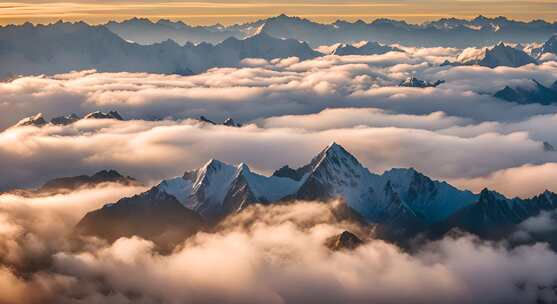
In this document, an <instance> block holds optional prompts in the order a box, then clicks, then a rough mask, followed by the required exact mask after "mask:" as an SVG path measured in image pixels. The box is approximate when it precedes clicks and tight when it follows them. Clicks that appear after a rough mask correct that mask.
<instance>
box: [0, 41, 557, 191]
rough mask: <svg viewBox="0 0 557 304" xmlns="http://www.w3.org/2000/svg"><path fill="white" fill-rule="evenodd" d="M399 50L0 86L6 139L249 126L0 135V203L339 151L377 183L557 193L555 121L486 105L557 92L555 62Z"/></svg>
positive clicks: (545, 113)
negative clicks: (78, 178) (552, 166)
mask: <svg viewBox="0 0 557 304" xmlns="http://www.w3.org/2000/svg"><path fill="white" fill-rule="evenodd" d="M401 48H403V49H404V50H405V51H406V52H404V53H403V52H391V53H387V54H384V55H374V56H342V57H341V56H324V57H320V58H317V59H314V60H307V61H300V60H298V59H297V58H285V59H276V60H272V61H266V60H260V59H247V60H244V61H243V62H242V64H243V67H239V68H222V69H212V70H210V71H208V72H206V73H203V74H200V75H196V76H188V77H183V76H177V75H155V74H133V73H95V72H94V71H82V72H74V73H68V74H62V75H56V76H53V77H44V76H43V77H40V76H36V77H22V78H18V79H15V80H12V81H7V82H3V83H0V96H2V97H1V102H0V127H2V128H6V127H8V126H10V125H12V124H13V123H15V122H16V121H17V120H19V119H21V118H22V117H24V116H27V115H32V114H35V113H37V112H43V113H44V114H45V116H46V117H47V118H51V117H53V116H57V115H62V114H69V113H71V112H76V113H78V114H83V113H86V112H89V111H93V110H97V109H102V110H119V111H120V112H121V113H122V115H123V116H124V117H128V118H132V119H133V118H135V119H147V120H150V119H155V118H156V119H161V118H168V119H182V118H184V117H197V116H200V115H205V116H207V117H208V118H210V119H214V120H217V121H218V120H221V119H223V118H224V117H226V116H231V117H233V118H234V119H235V120H237V121H241V122H243V123H245V124H247V126H246V127H244V128H241V129H234V128H226V127H217V126H214V127H213V126H207V125H200V124H198V123H196V122H194V121H189V120H186V121H181V120H178V121H171V120H163V121H158V122H147V121H141V120H134V121H129V122H112V121H96V122H95V121H89V122H86V121H81V122H79V123H77V124H74V125H72V126H68V127H51V126H49V127H45V128H42V129H36V128H21V129H9V130H5V131H3V132H1V133H0V165H2V168H3V173H5V174H3V175H2V176H0V189H5V188H9V187H17V186H29V185H33V186H35V185H38V184H39V183H41V182H44V181H45V180H47V179H49V178H53V177H58V176H63V175H73V174H83V173H93V172H94V171H96V170H99V169H104V168H115V169H119V170H121V171H123V172H124V173H127V174H131V175H134V176H136V177H138V178H141V179H143V180H146V181H148V182H155V181H156V180H158V179H160V178H164V177H168V176H171V175H179V174H181V173H183V170H186V169H192V168H196V167H199V166H200V165H201V164H202V163H204V162H205V161H207V160H208V159H209V158H211V157H214V158H218V159H222V160H224V161H228V162H233V163H239V162H247V163H249V164H250V165H252V166H253V167H254V169H256V170H261V171H263V172H265V173H270V172H272V170H274V169H276V168H278V167H280V166H282V165H284V164H285V163H287V164H290V165H293V166H298V165H302V164H305V163H306V162H307V161H309V159H310V158H311V157H312V156H314V155H315V154H316V153H317V152H318V151H319V150H320V149H322V148H323V147H324V146H326V145H327V144H329V143H330V142H332V141H337V142H339V143H341V144H343V145H345V146H346V147H347V148H348V149H349V150H350V151H352V152H353V153H354V154H355V155H356V156H357V157H358V158H359V159H360V160H361V161H362V163H363V164H364V165H366V166H367V167H369V168H370V169H371V170H372V171H376V172H382V171H383V170H386V169H389V168H391V167H415V168H417V169H419V170H421V171H423V172H424V173H426V174H428V175H430V176H432V177H434V178H438V179H445V180H448V181H449V182H453V181H454V182H456V183H457V184H458V185H460V186H463V187H467V188H472V189H473V190H476V191H477V190H479V189H480V188H481V187H482V185H481V184H483V183H485V184H486V185H487V186H489V187H491V188H495V189H496V190H499V191H502V192H504V193H506V194H510V195H521V196H527V195H531V194H533V193H535V192H537V191H538V190H540V189H545V188H548V189H550V190H557V189H555V186H554V185H553V183H552V182H551V179H550V178H547V176H548V175H546V174H543V172H545V171H544V168H545V167H544V164H546V163H553V162H556V161H557V159H556V154H555V153H553V152H549V151H544V149H543V142H548V143H550V144H553V145H557V136H556V135H555V132H553V130H554V129H555V127H557V125H556V124H557V123H556V121H557V120H556V119H555V117H557V116H556V113H557V107H555V106H541V105H518V104H513V103H509V102H505V101H501V100H497V99H495V98H493V97H490V96H489V94H491V93H493V92H495V91H497V90H499V89H501V88H502V87H503V86H505V85H512V84H518V83H522V82H524V81H528V80H529V79H531V78H535V79H537V80H539V81H541V82H543V83H545V84H547V85H549V84H550V83H552V82H553V81H554V80H555V79H557V64H556V63H555V62H552V61H549V62H545V63H543V64H541V65H538V66H535V65H527V66H524V67H520V68H507V67H501V68H496V69H489V68H483V67H474V66H466V67H440V66H439V63H440V62H443V61H444V60H445V59H451V58H454V57H455V56H457V55H458V50H455V49H445V48H429V49H424V48H412V47H401ZM411 75H415V76H417V77H419V78H421V79H425V80H429V81H435V80H437V79H443V80H446V81H447V82H446V83H444V84H442V85H441V86H439V87H437V88H427V89H417V88H402V87H398V86H397V85H398V83H400V81H402V80H403V79H405V78H406V77H409V76H411ZM484 93H489V94H484ZM250 123H253V124H250ZM293 147H295V149H294V148H293ZM69 164H71V165H69ZM525 165H528V166H530V167H529V168H530V169H529V170H530V171H529V172H536V173H532V174H531V176H534V177H536V178H535V179H533V180H532V182H531V183H529V184H531V185H536V186H535V187H534V186H532V187H528V189H527V187H515V186H511V185H515V184H516V183H520V180H521V178H520V176H519V175H520V174H521V173H520V172H522V171H519V170H518V169H516V168H520V167H522V166H525ZM513 168H514V169H513ZM505 170H506V171H505ZM501 172H505V174H502V173H501ZM537 173H540V174H537ZM503 175H504V176H505V177H504V178H502V177H501V176H503Z"/></svg>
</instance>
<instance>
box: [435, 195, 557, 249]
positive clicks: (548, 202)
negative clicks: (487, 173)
mask: <svg viewBox="0 0 557 304" xmlns="http://www.w3.org/2000/svg"><path fill="white" fill-rule="evenodd" d="M556 208H557V194H555V193H552V192H549V191H546V192H544V193H542V194H540V195H538V196H535V197H532V198H529V199H519V198H514V199H508V198H505V197H504V196H503V195H501V194H499V193H497V192H495V191H490V190H488V189H484V190H482V192H481V193H480V198H479V200H478V202H477V203H475V204H473V205H471V206H468V207H465V208H463V209H461V210H459V211H458V212H456V213H455V214H454V215H452V216H451V217H449V218H448V219H447V220H446V221H444V222H442V223H439V224H438V225H434V226H433V227H432V232H433V233H435V234H437V235H440V234H444V233H446V232H447V231H449V230H451V229H455V228H458V229H460V230H464V231H467V232H470V233H473V234H475V235H478V236H480V237H483V238H490V239H499V238H502V237H504V236H507V235H508V234H509V233H511V232H512V230H513V229H514V228H515V227H516V225H518V224H519V223H521V222H522V221H524V220H526V219H527V218H529V217H532V216H536V215H538V214H540V212H542V211H548V210H555V209H556Z"/></svg>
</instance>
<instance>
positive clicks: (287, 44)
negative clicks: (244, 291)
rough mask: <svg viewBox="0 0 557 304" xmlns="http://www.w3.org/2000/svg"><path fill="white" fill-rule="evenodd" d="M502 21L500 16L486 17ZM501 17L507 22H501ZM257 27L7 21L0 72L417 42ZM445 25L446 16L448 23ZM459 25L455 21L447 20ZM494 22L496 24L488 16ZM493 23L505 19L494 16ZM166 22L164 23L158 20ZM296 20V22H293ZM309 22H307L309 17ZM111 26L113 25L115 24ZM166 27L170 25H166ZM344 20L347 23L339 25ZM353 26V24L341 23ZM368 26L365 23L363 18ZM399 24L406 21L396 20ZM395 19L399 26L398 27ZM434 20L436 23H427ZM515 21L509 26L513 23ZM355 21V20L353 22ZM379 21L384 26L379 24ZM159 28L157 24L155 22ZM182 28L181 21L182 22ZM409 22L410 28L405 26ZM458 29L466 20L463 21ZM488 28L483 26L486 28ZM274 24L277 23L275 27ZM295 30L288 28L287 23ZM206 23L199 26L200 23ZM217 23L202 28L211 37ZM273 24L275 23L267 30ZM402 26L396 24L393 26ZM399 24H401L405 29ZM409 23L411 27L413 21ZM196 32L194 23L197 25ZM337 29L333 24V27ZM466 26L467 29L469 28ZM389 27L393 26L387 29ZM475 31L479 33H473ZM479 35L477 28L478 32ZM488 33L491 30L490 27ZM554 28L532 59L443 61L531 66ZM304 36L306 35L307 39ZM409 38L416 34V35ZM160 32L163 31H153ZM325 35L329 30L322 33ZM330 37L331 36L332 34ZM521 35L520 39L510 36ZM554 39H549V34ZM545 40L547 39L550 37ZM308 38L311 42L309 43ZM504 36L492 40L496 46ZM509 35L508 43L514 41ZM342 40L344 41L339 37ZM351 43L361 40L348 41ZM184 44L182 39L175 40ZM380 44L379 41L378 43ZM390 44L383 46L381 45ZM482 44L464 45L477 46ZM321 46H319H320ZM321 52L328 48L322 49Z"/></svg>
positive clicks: (515, 52)
mask: <svg viewBox="0 0 557 304" xmlns="http://www.w3.org/2000/svg"><path fill="white" fill-rule="evenodd" d="M277 20H279V21H280V20H283V21H284V20H286V21H288V22H286V21H284V22H283V23H284V24H283V25H282V26H283V27H284V28H283V30H288V29H290V31H292V32H293V33H297V34H298V33H301V34H303V33H306V34H304V35H302V36H300V37H291V36H292V35H285V34H284V33H280V32H278V30H265V26H263V25H266V24H267V22H271V24H275V23H276V22H278V21H277ZM487 20H491V21H493V20H499V19H487ZM505 20H506V19H505ZM266 21H267V22H265V23H263V24H262V25H261V26H260V27H259V28H257V29H254V30H251V31H248V30H247V29H246V30H244V32H246V33H248V32H249V35H248V34H246V35H245V36H241V37H240V38H236V37H237V35H236V36H235V35H232V36H230V37H228V38H225V39H224V40H222V41H221V42H216V44H211V43H208V42H207V41H209V42H214V41H212V40H211V39H206V40H203V41H202V42H199V43H197V44H194V43H192V42H191V40H188V41H187V42H184V43H183V45H180V44H179V43H177V42H176V41H180V40H179V39H176V40H173V38H175V37H167V38H165V40H162V41H160V42H159V41H153V43H152V44H148V45H143V44H138V43H134V42H133V40H130V39H127V38H126V37H125V35H122V34H120V36H119V35H117V34H115V32H114V29H112V30H111V27H110V26H108V25H107V26H91V25H88V24H86V23H84V22H78V23H67V22H57V23H54V24H50V25H36V26H35V25H32V24H30V23H26V24H24V25H21V26H16V25H10V26H4V27H0V65H1V66H2V67H3V69H2V71H0V77H4V78H5V77H12V76H15V75H36V74H57V73H64V72H70V71H77V70H87V69H96V70H97V71H99V72H121V71H126V72H148V73H162V74H179V75H192V74H198V73H202V72H204V71H206V70H207V69H210V68H213V67H230V66H238V65H239V64H240V62H241V61H242V60H243V59H246V58H263V59H266V60H272V59H276V58H287V57H298V58H299V59H300V60H306V59H312V58H316V57H319V56H325V55H328V54H331V55H339V56H343V55H377V54H385V53H387V52H401V51H402V50H401V49H400V48H397V47H393V46H390V45H388V44H391V43H400V44H404V45H419V44H417V43H416V42H415V41H413V40H412V39H410V40H408V39H407V37H406V36H405V35H402V34H401V35H398V34H396V33H395V34H393V33H391V34H390V36H389V37H397V38H396V41H387V42H385V41H384V40H382V39H379V38H380V37H373V36H371V34H369V35H368V36H362V37H360V36H354V37H350V36H346V37H350V38H346V37H345V39H344V40H342V39H340V37H344V36H339V38H338V39H336V38H331V39H330V41H327V44H326V45H329V46H328V47H323V46H322V47H319V48H317V47H315V46H313V45H312V43H311V39H312V38H314V37H315V36H316V34H315V35H314V34H312V32H316V33H319V32H320V31H324V28H323V27H325V28H327V29H328V28H329V27H328V26H326V25H319V26H318V25H317V24H314V25H313V26H309V27H308V28H303V29H298V27H299V25H298V23H300V24H306V23H307V22H310V21H307V20H304V19H299V18H294V17H286V16H279V17H275V18H270V19H267V20H266ZM393 22H394V21H392V22H386V21H385V20H384V21H382V22H379V21H377V22H374V23H372V25H375V26H378V28H379V29H384V30H386V31H387V30H388V29H389V28H390V26H392V25H394V24H399V23H393ZM446 22H449V21H446ZM452 22H457V20H456V19H455V20H452ZM493 22H494V21H493ZM498 22H502V21H501V20H499V21H498ZM159 23H160V21H159V22H158V23H151V22H150V21H147V20H143V19H132V20H130V21H125V22H122V23H120V24H127V26H126V28H128V29H131V28H134V27H137V31H138V33H143V32H145V33H148V32H149V31H147V30H145V31H144V30H142V29H143V28H144V27H145V26H146V24H147V26H155V25H156V24H159ZM163 23H164V22H163ZM291 23H293V24H295V25H296V26H294V25H292V24H291ZM310 23H311V22H310ZM114 24H115V23H114ZM164 24H165V25H164V26H169V24H167V23H164ZM343 24H344V23H343ZM346 24H351V23H346ZM364 24H365V23H364ZM400 24H404V23H400ZM400 24H399V25H400ZM432 24H433V25H432ZM434 24H436V23H431V24H429V25H427V26H426V25H421V26H418V27H416V30H417V29H422V30H424V31H425V30H427V29H435V31H443V32H445V31H446V32H451V31H453V30H455V28H459V27H458V26H456V27H455V26H449V25H445V26H443V27H441V26H440V25H439V24H437V25H434ZM510 24H514V25H512V26H511V25H510ZM535 24H538V23H516V24H515V23H513V22H511V21H508V25H507V26H509V27H511V28H513V29H514V28H521V26H525V27H528V28H529V27H532V26H534V25H535ZM352 25H354V26H357V25H358V23H354V24H352ZM379 25H381V26H379ZM538 25H539V26H541V25H544V26H542V27H541V28H545V27H546V26H554V25H553V24H549V23H539V24H538ZM158 26H162V25H160V24H159V25H158ZM184 26H185V25H184ZM407 26H410V25H407ZM462 26H463V25H462ZM484 26H486V25H484ZM276 27H277V28H281V27H279V26H278V25H277V26H276ZM290 27H293V28H290ZM201 28H204V27H201ZM218 28H219V27H211V28H210V30H209V29H208V28H204V29H205V30H207V31H209V32H210V33H212V34H214V32H215V31H217V32H218V31H219V30H218ZM271 28H273V29H274V28H275V27H271ZM395 28H396V29H397V30H400V28H401V27H400V26H396V27H395ZM402 28H404V27H402ZM410 28H414V27H412V26H410ZM194 29H196V30H199V28H197V27H196V28H194ZM333 29H335V27H333ZM469 30H471V29H469ZM389 31H390V30H389ZM471 31H476V30H471ZM368 32H369V33H375V32H377V31H375V30H373V31H372V30H369V29H366V30H365V31H364V33H368ZM480 32H482V31H480ZM488 32H489V31H488ZM555 32H557V31H553V32H551V33H549V32H548V33H547V35H546V34H544V35H543V40H541V41H546V43H545V44H544V45H543V46H541V47H539V48H534V49H533V50H532V51H531V54H530V55H532V56H534V57H536V58H534V57H532V56H530V55H529V54H527V53H526V52H524V51H523V50H521V49H520V48H519V47H517V48H513V47H510V46H508V45H505V44H502V43H500V44H498V45H497V46H495V47H493V48H486V49H485V51H484V52H483V53H481V54H479V55H478V56H477V58H472V59H470V58H465V59H463V60H457V61H455V62H446V63H445V64H446V65H474V64H478V65H482V66H486V67H491V68H493V67H497V66H512V67H518V66H522V65H525V64H536V63H537V57H539V56H541V55H542V54H544V53H550V54H556V53H557V43H555V41H557V37H551V35H552V34H554V33H555ZM459 35H460V34H459V33H451V34H450V36H451V37H452V36H454V37H458V39H459V41H460V40H461V38H462V37H460V36H459ZM306 36H307V37H306ZM410 36H411V37H414V36H419V35H418V34H416V33H414V34H413V35H410ZM20 37H29V39H20ZM157 37H163V36H160V35H159V36H157ZM327 37H329V35H327ZM331 37H334V35H333V36H331ZM513 37H518V36H513ZM529 37H530V40H529V41H532V40H535V39H534V38H535V37H537V36H535V35H533V36H532V35H531V36H529ZM550 37H551V38H550ZM548 38H550V39H549V40H547V39H548ZM308 39H309V40H308ZM500 40H501V39H497V40H496V41H495V40H494V44H495V43H498V42H499V41H500ZM519 40H520V39H514V40H512V41H515V42H516V41H519ZM339 41H347V42H339ZM354 41H363V42H360V43H354V44H351V43H353V42H354ZM180 42H183V41H180ZM379 42H381V43H379ZM385 43H387V44H385ZM486 44H487V43H477V44H467V45H466V46H480V45H486ZM320 45H321V44H320ZM318 50H321V51H324V52H325V53H322V52H319V51H318Z"/></svg>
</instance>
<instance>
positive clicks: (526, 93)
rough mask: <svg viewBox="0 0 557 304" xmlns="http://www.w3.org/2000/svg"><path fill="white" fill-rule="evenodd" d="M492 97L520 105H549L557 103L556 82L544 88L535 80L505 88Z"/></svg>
mask: <svg viewBox="0 0 557 304" xmlns="http://www.w3.org/2000/svg"><path fill="white" fill-rule="evenodd" d="M493 96H494V97H496V98H499V99H503V100H506V101H510V102H516V103H520V104H531V103H540V104H542V105H550V104H554V103H557V81H555V82H554V83H553V84H552V85H551V86H549V87H546V86H544V85H543V84H541V83H540V82H538V81H537V80H535V79H532V80H530V81H529V82H527V83H524V84H520V85H517V86H513V87H511V86H505V87H504V88H503V89H501V90H499V91H497V92H496V93H495V94H494V95H493Z"/></svg>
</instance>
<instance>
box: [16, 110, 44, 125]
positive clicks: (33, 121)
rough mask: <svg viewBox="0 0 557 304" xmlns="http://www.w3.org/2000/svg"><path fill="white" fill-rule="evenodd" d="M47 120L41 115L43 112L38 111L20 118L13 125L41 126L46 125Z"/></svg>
mask: <svg viewBox="0 0 557 304" xmlns="http://www.w3.org/2000/svg"><path fill="white" fill-rule="evenodd" d="M46 124H47V122H46V120H45V119H44V117H43V113H38V114H36V115H33V116H29V117H25V118H23V119H22V120H20V121H18V122H17V123H16V124H15V125H14V127H15V128H17V127H25V126H35V127H42V126H44V125H46Z"/></svg>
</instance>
